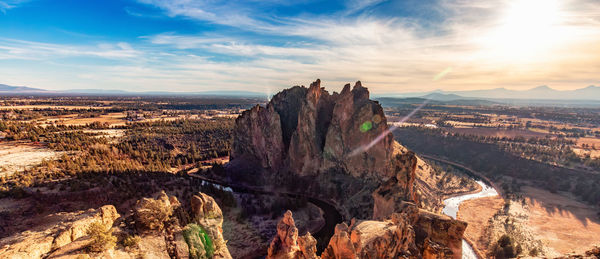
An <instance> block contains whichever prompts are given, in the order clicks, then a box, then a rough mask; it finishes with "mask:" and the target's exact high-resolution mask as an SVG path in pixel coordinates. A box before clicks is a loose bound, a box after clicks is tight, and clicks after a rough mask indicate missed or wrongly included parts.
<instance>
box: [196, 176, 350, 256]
mask: <svg viewBox="0 0 600 259" xmlns="http://www.w3.org/2000/svg"><path fill="white" fill-rule="evenodd" d="M190 176H192V177H195V178H199V179H201V180H202V182H203V184H212V185H213V186H215V187H217V188H219V189H222V190H225V191H228V192H236V193H251V194H257V195H273V196H280V195H284V196H288V197H293V198H304V199H306V200H307V201H308V202H310V203H312V204H314V205H315V206H317V207H319V208H320V209H321V210H322V211H323V217H324V220H325V225H323V227H321V229H320V230H319V231H317V232H316V233H311V234H312V235H313V237H314V238H315V239H317V254H321V252H323V250H325V248H326V247H327V245H328V244H329V239H330V238H331V236H333V233H334V232H335V226H336V225H337V224H338V223H342V222H343V220H344V218H343V217H342V215H341V214H340V212H339V211H338V210H337V208H336V207H335V206H334V205H333V204H331V203H329V202H327V201H325V200H322V199H319V198H315V197H311V196H307V195H303V194H299V193H288V192H274V191H269V190H264V189H259V188H256V187H247V186H236V185H233V184H228V183H225V182H221V181H218V180H211V179H208V178H204V177H202V176H199V175H195V174H190ZM266 252H267V251H265V253H266ZM258 258H263V257H258Z"/></svg>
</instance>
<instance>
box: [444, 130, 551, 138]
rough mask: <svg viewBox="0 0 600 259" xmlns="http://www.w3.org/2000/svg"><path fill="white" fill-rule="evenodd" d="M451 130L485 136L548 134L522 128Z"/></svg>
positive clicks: (528, 136)
mask: <svg viewBox="0 0 600 259" xmlns="http://www.w3.org/2000/svg"><path fill="white" fill-rule="evenodd" d="M448 130H449V131H450V132H453V133H459V134H466V135H477V136H485V137H500V138H501V137H508V138H514V137H518V136H521V137H525V138H531V137H538V138H543V137H545V136H546V134H544V133H540V132H534V131H530V130H521V129H495V128H450V129H448Z"/></svg>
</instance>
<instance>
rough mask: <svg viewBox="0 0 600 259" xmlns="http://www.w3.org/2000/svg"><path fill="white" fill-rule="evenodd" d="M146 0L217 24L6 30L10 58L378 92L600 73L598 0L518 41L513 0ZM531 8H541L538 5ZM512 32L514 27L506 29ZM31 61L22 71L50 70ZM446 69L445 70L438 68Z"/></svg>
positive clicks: (266, 87) (127, 74)
mask: <svg viewBox="0 0 600 259" xmlns="http://www.w3.org/2000/svg"><path fill="white" fill-rule="evenodd" d="M139 1H140V2H142V3H144V4H147V5H151V6H155V7H157V8H159V9H160V10H163V11H164V13H165V14H166V15H167V16H168V17H170V19H185V20H193V21H195V22H198V23H199V24H202V25H206V24H209V25H215V26H217V27H218V29H214V30H209V31H202V32H194V33H191V32H176V31H168V32H162V33H157V34H149V35H145V36H142V37H140V38H138V39H137V40H136V41H132V42H120V41H116V42H106V43H93V44H87V45H75V44H48V43H41V42H32V41H22V40H12V39H3V38H0V62H1V61H2V60H36V61H40V60H41V61H46V62H53V61H55V60H57V59H60V58H64V57H88V58H95V59H107V60H111V61H114V64H111V65H103V64H93V63H89V62H88V63H86V64H79V63H72V64H67V66H70V68H71V69H72V72H73V73H74V74H76V76H74V77H76V78H78V80H72V82H71V85H70V86H72V87H77V88H82V87H87V86H88V85H86V84H89V85H90V86H89V87H92V86H95V87H105V88H110V87H115V88H130V89H135V90H162V89H165V87H168V89H169V90H176V91H198V90H211V89H224V90H236V89H245V90H247V89H251V90H255V91H263V92H265V93H268V92H269V91H275V90H276V89H274V88H283V87H287V86H290V85H293V84H307V83H309V82H311V80H314V79H315V78H317V77H319V78H321V79H322V80H323V81H324V82H325V83H326V84H328V86H333V89H341V86H342V85H343V84H344V83H346V82H350V81H355V80H359V79H360V80H362V81H363V82H364V83H365V84H366V85H367V86H368V87H370V88H371V89H372V90H373V91H375V92H377V93H390V92H406V91H417V90H423V89H437V88H445V89H453V90H456V89H474V88H492V87H499V86H503V87H509V88H520V87H531V86H535V85H540V84H547V85H551V86H553V87H555V88H574V87H583V86H586V85H588V84H591V83H592V82H597V80H598V76H597V75H598V74H599V73H600V70H599V69H600V56H599V55H598V53H600V22H599V21H600V19H599V17H600V4H599V3H598V2H596V1H592V0H589V1H588V0H565V1H564V2H563V5H564V6H562V7H561V12H560V16H561V19H560V22H558V23H557V24H552V27H551V28H553V29H556V31H553V33H554V34H552V35H550V36H552V39H554V38H558V39H555V40H554V42H553V44H552V45H548V47H542V46H535V45H534V46H529V45H527V43H526V42H525V43H521V42H518V41H517V44H514V45H515V51H513V52H510V51H509V50H507V49H505V48H503V46H502V45H503V44H501V43H503V42H494V40H507V43H511V42H512V41H508V40H512V39H511V35H522V34H523V33H520V34H513V33H512V32H510V31H509V32H508V33H506V32H503V31H502V30H503V28H504V27H503V26H506V24H505V23H506V21H505V19H506V17H507V14H506V10H507V8H508V7H510V5H511V4H512V3H513V2H514V1H513V0H491V1H484V2H483V1H467V0H439V1H433V2H434V3H435V6H431V8H435V11H436V12H437V13H439V15H440V17H439V21H435V23H434V24H421V23H419V22H418V21H417V19H415V18H414V17H404V16H393V15H380V13H378V11H377V8H378V7H379V6H381V5H385V4H387V3H388V2H387V1H378V0H356V1H350V2H348V4H346V6H345V9H344V10H339V11H336V12H332V13H325V14H311V13H294V14H293V15H286V16H282V15H279V14H276V13H270V12H265V11H264V9H265V6H267V7H273V9H276V8H275V7H282V5H288V4H290V3H288V2H280V1H275V0H272V1H254V2H252V3H250V4H248V2H243V1H239V2H238V1H234V2H230V1H218V0H217V1H190V0H175V1H158V0H139ZM532 1H534V0H532ZM538 1H539V0H538ZM548 1H553V0H548ZM427 2H429V1H427ZM0 3H2V2H0ZM421 8H430V7H428V6H425V5H424V6H422V7H421ZM526 11H527V10H526ZM529 12H530V14H531V15H535V12H536V10H530V11H529ZM130 14H131V15H134V16H137V13H135V14H134V13H131V12H130ZM499 32H501V33H499ZM525 32H527V31H525ZM502 33H506V34H504V36H505V37H506V38H507V39H502V38H501V37H500V38H499V37H498V35H500V36H503V34H502ZM531 34H532V35H535V31H534V32H532V33H531ZM557 35H558V36H560V37H558V36H557ZM524 37H532V36H530V35H525V36H524ZM514 40H519V39H518V37H515V39H514ZM521 45H523V46H525V47H528V48H527V49H524V50H525V51H523V50H521V52H523V53H519V52H517V51H518V50H519V48H520V47H522V46H521ZM530 50H531V51H530ZM448 68H451V72H450V70H449V69H448ZM90 71H93V72H90ZM445 71H446V72H445ZM7 73H8V72H5V74H7ZM28 73H29V74H26V75H24V76H23V77H22V78H32V77H33V78H35V77H41V76H49V75H47V74H42V73H41V72H40V73H38V74H36V72H28ZM440 74H443V76H436V75H440ZM0 76H4V75H3V74H2V73H0ZM11 78H15V77H14V76H13V77H11ZM50 78H54V77H53V75H50ZM14 80H17V79H14ZM48 80H50V79H48ZM56 80H59V78H57V79H56ZM32 82H33V83H39V81H32ZM25 83H27V82H19V84H25ZM68 86H69V85H65V86H64V87H68Z"/></svg>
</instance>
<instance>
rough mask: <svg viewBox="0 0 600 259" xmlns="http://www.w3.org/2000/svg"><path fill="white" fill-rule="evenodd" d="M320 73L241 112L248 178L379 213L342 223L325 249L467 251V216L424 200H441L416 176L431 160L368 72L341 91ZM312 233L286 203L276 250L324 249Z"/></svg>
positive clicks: (238, 130)
mask: <svg viewBox="0 0 600 259" xmlns="http://www.w3.org/2000/svg"><path fill="white" fill-rule="evenodd" d="M320 83H321V82H320V80H317V81H315V82H314V83H312V84H311V85H310V87H309V88H305V87H303V86H295V87H293V88H290V89H287V90H284V91H282V92H280V93H278V94H276V95H275V96H274V97H273V98H272V100H271V101H270V102H269V103H268V104H267V105H266V108H262V107H260V106H257V107H254V108H252V109H250V110H248V111H246V112H244V113H243V114H242V115H241V116H240V117H238V119H237V120H236V125H235V130H234V132H235V135H234V143H233V147H232V151H231V163H230V166H231V167H232V168H233V167H234V166H238V165H240V164H248V165H257V166H259V167H260V168H261V170H257V174H256V175H251V176H250V177H247V178H252V179H254V178H256V177H258V176H260V177H263V179H264V180H265V181H264V182H263V183H262V184H267V185H268V184H270V185H274V186H277V185H279V186H284V187H285V186H287V187H288V190H293V191H299V192H305V193H308V194H309V195H313V196H321V197H322V198H327V199H328V200H333V201H334V202H335V203H336V204H337V205H339V207H340V208H341V209H342V210H343V211H342V213H343V214H344V216H346V218H350V217H355V218H363V219H367V218H373V220H353V222H352V224H350V226H348V225H346V224H345V223H342V224H339V225H337V226H336V228H335V234H334V235H333V237H331V239H330V240H329V246H328V247H327V248H326V249H325V251H324V252H323V253H322V256H321V258H398V257H412V258H420V257H424V258H460V256H461V251H462V247H461V242H462V241H461V240H462V234H463V232H464V230H465V228H466V223H464V222H460V221H456V220H453V219H451V218H449V217H446V216H443V215H438V214H435V213H430V212H428V211H426V210H424V209H423V208H425V209H431V210H433V211H436V212H437V211H438V209H439V208H440V207H441V206H440V204H441V200H440V199H439V198H438V197H433V195H432V192H431V190H429V189H430V188H429V189H428V188H422V187H419V186H416V184H415V182H416V179H418V177H417V175H419V174H420V173H422V171H423V170H431V168H430V167H429V166H426V164H425V163H424V162H423V161H422V160H420V159H419V158H418V157H417V156H416V155H415V154H414V153H413V152H410V151H408V150H407V149H406V148H404V147H403V146H401V145H400V144H399V143H397V142H395V141H394V139H393V136H392V134H391V132H390V131H389V128H388V125H387V121H386V118H385V115H384V113H383V109H382V107H381V106H380V105H379V103H378V102H376V101H372V100H370V99H369V91H368V90H367V89H366V88H365V87H363V86H362V84H361V83H360V82H356V84H355V85H354V87H352V89H351V87H350V85H349V84H348V85H345V86H344V88H343V90H342V91H341V92H340V93H335V92H334V93H333V94H329V92H327V91H325V89H324V88H321V85H320ZM231 171H235V170H231ZM237 173H238V174H248V171H244V170H238V172H237ZM242 180H243V178H242ZM299 184H300V185H303V186H302V187H301V188H293V187H294V186H296V187H297V185H299ZM416 204H418V205H416ZM419 205H420V206H421V208H419ZM311 238H312V237H311V236H310V235H307V236H303V237H298V229H297V228H296V227H295V226H294V221H293V218H292V215H291V213H286V214H285V215H284V217H283V219H282V220H281V221H280V222H279V224H278V225H277V236H276V237H275V238H274V239H273V241H272V242H271V246H270V247H269V258H314V257H316V254H313V253H312V252H310V251H312V249H313V245H312V244H313V242H311V241H312V240H311Z"/></svg>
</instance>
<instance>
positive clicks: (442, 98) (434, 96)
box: [420, 92, 465, 101]
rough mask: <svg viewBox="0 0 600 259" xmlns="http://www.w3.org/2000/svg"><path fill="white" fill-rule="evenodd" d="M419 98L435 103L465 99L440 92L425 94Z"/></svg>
mask: <svg viewBox="0 0 600 259" xmlns="http://www.w3.org/2000/svg"><path fill="white" fill-rule="evenodd" d="M420 97H421V98H424V99H430V100H436V101H454V100H460V99H465V97H463V96H460V95H457V94H443V93H440V92H434V93H430V94H426V95H423V96H420Z"/></svg>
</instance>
